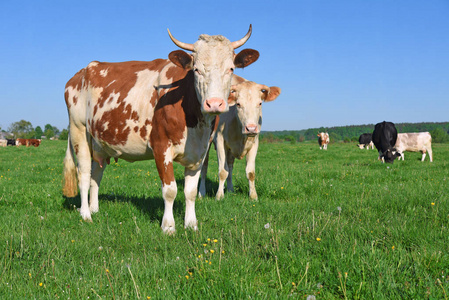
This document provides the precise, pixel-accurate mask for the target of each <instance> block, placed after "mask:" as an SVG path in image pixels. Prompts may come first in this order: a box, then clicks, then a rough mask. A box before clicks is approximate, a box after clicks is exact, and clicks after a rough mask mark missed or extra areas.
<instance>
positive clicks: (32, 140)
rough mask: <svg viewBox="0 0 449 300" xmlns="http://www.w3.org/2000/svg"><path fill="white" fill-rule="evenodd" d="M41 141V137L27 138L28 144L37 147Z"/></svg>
mask: <svg viewBox="0 0 449 300" xmlns="http://www.w3.org/2000/svg"><path fill="white" fill-rule="evenodd" d="M41 142H42V140H41V139H29V140H28V146H34V147H39V145H40V144H41Z"/></svg>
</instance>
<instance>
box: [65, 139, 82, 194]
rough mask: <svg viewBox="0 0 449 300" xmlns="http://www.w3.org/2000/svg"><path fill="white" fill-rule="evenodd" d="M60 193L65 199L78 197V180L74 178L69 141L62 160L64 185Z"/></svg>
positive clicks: (73, 164) (72, 158)
mask: <svg viewBox="0 0 449 300" xmlns="http://www.w3.org/2000/svg"><path fill="white" fill-rule="evenodd" d="M62 193H63V194H64V196H66V197H75V196H76V195H78V180H77V177H76V166H75V159H74V156H73V147H72V143H71V141H70V134H69V139H68V142H67V151H66V153H65V158H64V185H63V188H62Z"/></svg>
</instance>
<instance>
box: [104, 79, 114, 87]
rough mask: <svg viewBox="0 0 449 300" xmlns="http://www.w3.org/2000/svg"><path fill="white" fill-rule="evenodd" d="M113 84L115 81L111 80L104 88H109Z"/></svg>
mask: <svg viewBox="0 0 449 300" xmlns="http://www.w3.org/2000/svg"><path fill="white" fill-rule="evenodd" d="M114 82H116V80H115V79H114V80H112V81H111V82H109V84H108V85H107V86H106V87H108V86H110V85H111V84H113V83H114Z"/></svg>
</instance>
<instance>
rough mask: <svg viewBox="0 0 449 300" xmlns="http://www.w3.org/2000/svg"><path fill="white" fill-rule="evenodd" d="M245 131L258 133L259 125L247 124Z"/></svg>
mask: <svg viewBox="0 0 449 300" xmlns="http://www.w3.org/2000/svg"><path fill="white" fill-rule="evenodd" d="M245 133H247V134H257V133H259V127H258V126H257V125H256V124H248V125H246V126H245Z"/></svg>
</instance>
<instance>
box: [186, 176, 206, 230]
mask: <svg viewBox="0 0 449 300" xmlns="http://www.w3.org/2000/svg"><path fill="white" fill-rule="evenodd" d="M201 172H202V171H200V169H198V170H190V169H187V168H186V169H185V172H184V176H185V181H184V195H185V198H186V214H185V217H184V228H192V229H193V230H198V221H197V220H196V214H195V198H196V193H197V192H198V188H197V187H198V179H199V178H200V174H201Z"/></svg>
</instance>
